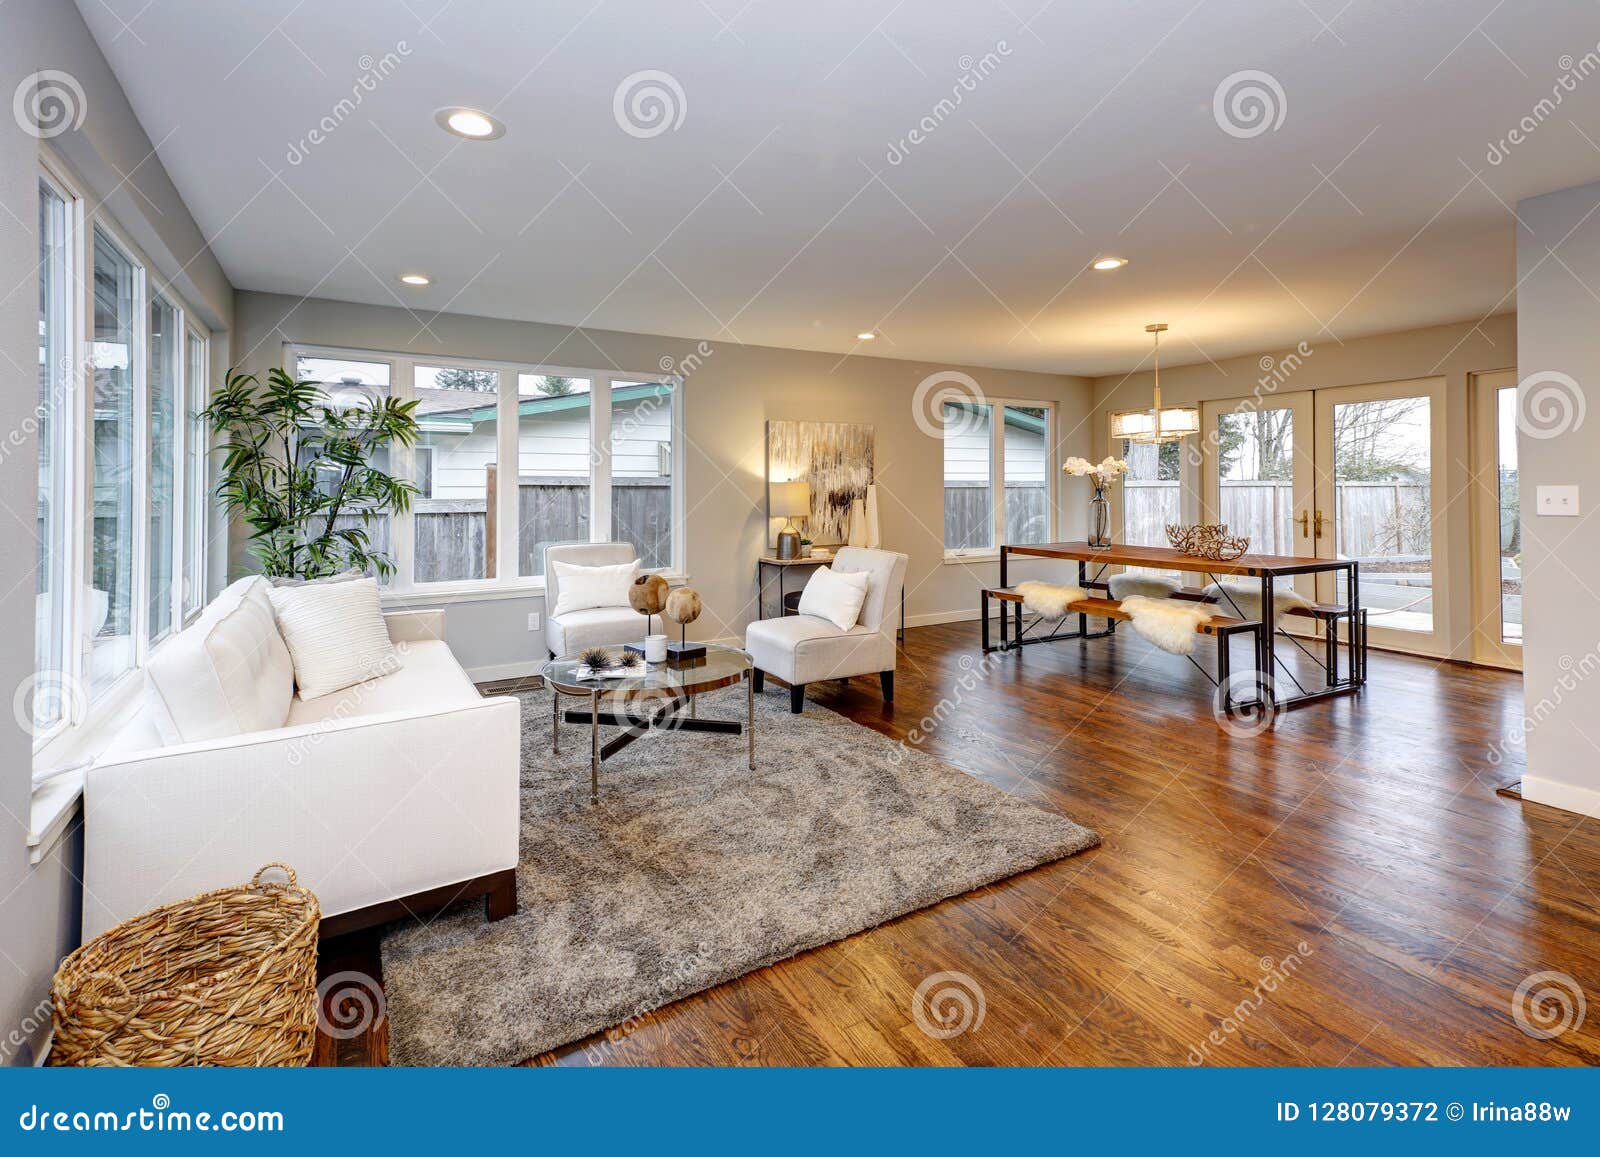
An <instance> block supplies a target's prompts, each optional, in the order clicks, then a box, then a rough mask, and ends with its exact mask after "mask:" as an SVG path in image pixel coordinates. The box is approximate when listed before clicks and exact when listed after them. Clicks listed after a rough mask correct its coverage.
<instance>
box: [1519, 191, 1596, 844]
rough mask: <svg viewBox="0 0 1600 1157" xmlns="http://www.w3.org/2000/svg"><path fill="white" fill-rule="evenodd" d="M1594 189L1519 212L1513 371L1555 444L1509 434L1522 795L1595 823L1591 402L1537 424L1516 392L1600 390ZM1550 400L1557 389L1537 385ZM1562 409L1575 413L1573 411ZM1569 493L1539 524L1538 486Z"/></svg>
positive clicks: (1525, 205)
mask: <svg viewBox="0 0 1600 1157" xmlns="http://www.w3.org/2000/svg"><path fill="white" fill-rule="evenodd" d="M1597 210H1600V183H1597V184H1592V185H1582V186H1579V187H1578V188H1575V189H1564V190H1562V191H1561V192H1559V193H1550V194H1548V195H1547V196H1543V197H1534V198H1532V199H1530V200H1526V201H1521V202H1518V204H1517V218H1518V220H1519V221H1520V222H1521V226H1522V227H1521V228H1520V229H1518V230H1517V281H1518V288H1517V312H1518V316H1519V317H1520V319H1521V320H1520V324H1519V325H1518V327H1517V363H1518V371H1519V373H1520V374H1521V375H1522V383H1523V384H1522V387H1521V388H1520V389H1519V393H1521V394H1522V397H1521V399H1520V400H1521V402H1522V406H1523V411H1524V413H1525V414H1527V415H1529V416H1530V418H1534V419H1538V420H1537V421H1532V422H1530V425H1534V426H1535V427H1536V428H1538V429H1539V430H1541V431H1550V430H1557V429H1559V430H1560V431H1562V432H1560V433H1558V434H1556V435H1555V436H1553V437H1542V438H1532V437H1529V436H1528V435H1527V433H1526V431H1524V432H1523V433H1520V434H1519V435H1518V438H1517V456H1518V464H1519V466H1520V468H1521V473H1522V544H1523V553H1522V576H1523V579H1522V581H1523V599H1522V608H1523V612H1522V613H1523V616H1524V619H1523V623H1524V631H1525V634H1526V642H1525V644H1524V646H1523V690H1524V704H1525V706H1524V714H1525V718H1526V723H1525V724H1524V725H1523V729H1524V730H1525V731H1526V742H1527V756H1528V764H1527V775H1526V777H1525V778H1524V779H1523V794H1524V796H1525V797H1526V798H1528V799H1531V800H1534V801H1536V802H1539V803H1548V804H1554V805H1555V806H1557V807H1564V808H1567V809H1569V810H1571V811H1577V812H1583V813H1584V814H1586V815H1591V816H1600V749H1597V745H1600V595H1597V594H1596V591H1597V590H1600V530H1597V524H1596V521H1595V518H1594V515H1595V513H1596V510H1597V509H1600V453H1597V451H1600V398H1588V406H1587V409H1588V413H1587V415H1586V416H1585V417H1584V419H1583V420H1581V421H1568V420H1564V419H1562V418H1561V417H1560V415H1561V414H1562V412H1563V411H1562V410H1561V409H1559V408H1558V409H1554V410H1551V411H1550V412H1549V413H1550V415H1551V416H1552V417H1553V418H1554V421H1550V420H1545V419H1541V418H1539V415H1540V411H1539V410H1536V409H1530V407H1529V405H1528V402H1529V399H1528V397H1527V393H1526V391H1527V390H1528V389H1529V388H1530V387H1535V386H1536V385H1537V384H1538V383H1539V382H1540V380H1541V378H1543V376H1544V375H1547V374H1552V373H1559V374H1566V375H1568V376H1569V377H1570V378H1571V379H1573V380H1575V381H1576V382H1577V383H1578V389H1579V390H1580V391H1581V392H1582V395H1583V396H1586V395H1588V394H1592V393H1593V392H1594V384H1595V383H1596V382H1600V344H1597V342H1596V339H1595V334H1596V333H1597V332H1600V301H1596V299H1595V296H1594V289H1593V287H1594V286H1597V285H1600V212H1597ZM1544 382H1545V384H1549V385H1552V386H1553V388H1554V390H1555V391H1556V392H1555V394H1553V395H1552V398H1559V397H1560V396H1561V395H1562V394H1565V396H1566V397H1567V398H1568V399H1571V398H1572V397H1573V395H1572V392H1571V391H1570V390H1569V389H1567V387H1566V386H1565V385H1563V384H1561V383H1559V382H1557V381H1552V380H1551V379H1544ZM1565 412H1567V413H1571V414H1573V415H1574V416H1575V415H1576V414H1577V413H1578V411H1576V409H1573V408H1570V407H1569V408H1568V409H1567V410H1566V411H1565ZM1541 484H1543V485H1561V484H1569V485H1579V486H1581V487H1582V488H1583V489H1582V493H1581V495H1580V500H1579V502H1580V508H1581V510H1582V515H1581V516H1580V517H1578V518H1558V517H1541V516H1540V515H1539V514H1538V513H1537V510H1536V508H1535V502H1536V496H1537V488H1538V487H1539V486H1540V485H1541Z"/></svg>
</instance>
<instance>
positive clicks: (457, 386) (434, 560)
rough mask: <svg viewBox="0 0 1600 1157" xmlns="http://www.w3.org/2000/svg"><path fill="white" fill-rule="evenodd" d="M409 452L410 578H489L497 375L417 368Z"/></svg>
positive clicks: (452, 368) (496, 539) (496, 448)
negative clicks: (412, 488)
mask: <svg viewBox="0 0 1600 1157" xmlns="http://www.w3.org/2000/svg"><path fill="white" fill-rule="evenodd" d="M412 380H413V388H414V390H415V392H416V399H417V413H416V416H417V425H418V426H419V427H420V431H419V433H418V435H417V445H416V447H415V448H414V450H413V452H412V453H413V469H412V481H413V482H415V483H416V486H417V489H418V490H419V491H420V493H419V494H418V496H417V498H416V499H415V503H414V505H415V511H414V523H413V531H412V537H413V550H414V551H415V558H416V581H417V582H419V583H432V582H451V581H460V580H462V579H483V578H493V577H494V575H495V558H494V555H495V552H496V550H497V549H498V542H499V537H498V535H497V534H496V533H495V522H496V520H495V517H494V516H495V511H494V510H493V509H492V507H493V505H494V495H495V493H496V483H495V479H496V474H497V467H498V465H499V460H500V451H499V434H498V431H499V428H500V423H499V405H500V375H499V373H498V372H497V371H495V370H478V369H469V368H466V367H461V366H417V367H416V370H415V376H414V378H413V379H412Z"/></svg>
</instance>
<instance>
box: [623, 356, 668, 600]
mask: <svg viewBox="0 0 1600 1157" xmlns="http://www.w3.org/2000/svg"><path fill="white" fill-rule="evenodd" d="M611 537H612V538H614V539H616V540H617V541H619V542H631V543H633V548H634V549H635V550H636V551H638V552H639V559H640V562H641V564H642V565H643V566H644V568H645V569H646V570H654V569H660V568H663V567H669V566H671V565H672V383H671V382H622V381H614V382H612V383H611Z"/></svg>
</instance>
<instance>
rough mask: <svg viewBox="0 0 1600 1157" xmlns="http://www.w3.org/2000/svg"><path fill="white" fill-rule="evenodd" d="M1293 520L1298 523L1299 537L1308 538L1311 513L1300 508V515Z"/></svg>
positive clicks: (1309, 535)
mask: <svg viewBox="0 0 1600 1157" xmlns="http://www.w3.org/2000/svg"><path fill="white" fill-rule="evenodd" d="M1295 521H1296V522H1298V523H1299V524H1300V537H1301V538H1310V537H1311V514H1310V512H1309V511H1305V510H1302V511H1301V512H1300V517H1299V518H1297V519H1295Z"/></svg>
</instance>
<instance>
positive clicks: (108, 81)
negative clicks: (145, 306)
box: [0, 0, 233, 1064]
mask: <svg viewBox="0 0 1600 1157" xmlns="http://www.w3.org/2000/svg"><path fill="white" fill-rule="evenodd" d="M45 69H59V70H62V71H64V72H67V73H70V74H71V75H72V76H73V78H74V79H76V80H77V82H78V83H79V85H80V86H81V87H82V89H83V93H84V109H85V117H84V122H83V125H82V127H81V128H80V129H78V130H76V131H73V132H68V133H66V134H64V135H62V136H59V137H56V138H55V139H54V140H53V141H52V142H51V144H52V145H53V146H55V147H56V149H57V150H58V152H59V153H60V154H61V155H62V156H63V157H64V158H65V159H66V160H67V162H68V164H69V165H70V166H71V167H72V169H73V170H74V173H75V175H76V177H77V178H78V179H79V180H80V181H81V182H82V184H83V185H84V187H85V188H84V191H85V194H86V195H87V196H88V197H89V199H90V200H91V202H94V201H95V200H96V198H97V197H101V196H103V197H105V198H106V200H105V206H106V209H107V210H108V212H110V213H111V215H112V216H114V217H116V218H117V220H118V222H119V223H120V224H121V225H122V226H123V227H124V229H125V230H126V232H128V233H129V234H131V235H132V237H133V239H134V240H135V241H136V242H137V243H138V244H139V246H140V247H141V248H142V249H144V251H145V252H146V254H147V255H148V256H149V257H150V259H151V262H152V272H153V273H156V274H162V273H165V274H168V275H171V276H173V277H175V278H176V281H175V282H174V283H175V284H176V285H177V286H178V288H179V290H180V292H181V293H182V295H183V296H184V297H185V298H186V299H187V300H188V301H189V302H190V303H191V304H192V305H193V306H195V307H196V308H197V309H199V310H200V311H201V312H202V313H203V314H204V315H205V320H206V321H207V322H209V323H210V324H211V325H212V326H213V327H216V328H218V329H225V328H226V327H227V325H228V324H229V322H230V320H231V316H230V315H231V313H232V309H233V291H232V288H231V287H230V286H229V285H228V282H227V279H226V278H225V277H224V276H223V273H222V269H221V267H220V266H219V265H218V264H217V263H216V261H215V260H214V259H213V258H212V256H211V254H210V253H209V252H208V251H206V250H205V249H204V244H205V243H204V239H203V238H202V237H201V235H200V230H199V229H198V228H197V227H196V225H195V223H194V221H193V220H192V219H191V218H190V216H189V213H188V210H187V209H185V207H184V205H183V202H182V200H181V199H179V197H178V195H177V192H176V190H175V189H174V188H173V185H172V182H171V180H169V179H168V176H167V173H166V171H165V170H164V169H163V168H162V166H161V162H160V160H159V159H157V158H156V156H155V155H154V151H153V149H152V148H151V144H150V140H149V138H148V137H147V136H146V134H145V132H144V130H143V129H142V128H141V127H140V125H139V122H138V120H137V119H136V118H135V116H134V114H133V109H132V108H131V107H130V106H129V104H128V102H127V99H126V97H125V96H124V95H123V92H122V89H121V87H120V86H119V85H118V84H117V80H116V77H115V76H114V75H113V74H112V72H111V69H110V67H109V66H108V65H107V64H106V62H105V58H104V57H102V56H101V55H100V50H99V48H98V47H97V46H96V44H95V43H94V40H93V39H92V38H91V37H90V35H89V31H88V29H87V28H86V27H84V24H83V19H82V18H81V17H80V16H79V15H78V10H77V8H76V7H74V6H73V5H72V4H70V3H66V2H64V0H10V3H7V4H6V5H5V9H4V15H3V16H0V92H3V93H4V94H5V95H6V96H7V97H8V98H9V96H10V95H11V94H12V93H13V92H15V91H16V90H17V87H18V85H19V84H20V83H21V82H22V81H23V79H24V78H25V77H26V76H28V75H29V74H31V73H33V72H36V71H42V70H45ZM9 113H10V110H9V109H8V110H7V114H6V115H4V116H0V205H3V206H4V208H5V212H4V213H0V218H3V219H4V226H3V227H0V269H4V270H6V271H8V276H7V278H6V282H7V286H8V288H9V287H10V286H11V285H12V283H13V282H15V281H16V279H17V278H18V277H23V280H22V282H21V283H20V284H17V285H16V286H15V289H14V290H11V291H10V292H8V293H6V295H5V296H4V298H3V299H0V376H3V380H4V388H3V389H0V435H3V436H4V437H5V438H6V439H7V451H8V452H7V453H6V454H5V455H4V456H3V457H0V507H4V508H5V509H6V510H9V511H11V512H13V514H14V515H15V516H16V517H17V518H18V520H19V521H21V520H22V519H23V516H24V515H25V514H26V512H28V511H31V510H33V509H34V508H35V506H36V505H37V503H38V451H37V445H36V441H35V431H36V425H37V424H36V421H35V415H34V408H35V407H36V406H37V404H38V399H39V385H38V380H37V378H36V377H35V376H34V374H35V371H34V370H33V368H32V367H34V366H37V364H38V310H39V290H38V283H37V280H36V274H35V270H36V268H37V263H38V258H39V251H38V244H39V240H38V237H37V235H36V234H35V232H34V227H33V223H34V222H35V221H36V220H37V219H38V212H39V208H38V205H39V202H38V156H39V145H38V142H37V141H36V140H35V139H34V138H33V137H32V136H30V135H28V134H27V133H25V132H24V131H23V130H22V128H21V127H20V125H19V123H18V122H17V120H16V118H14V117H13V116H11V115H9ZM124 174H126V175H124ZM12 219H14V220H15V221H16V222H22V223H24V225H25V227H23V228H16V227H15V226H14V224H13V220H12ZM185 265H187V267H188V268H187V270H186V271H185V272H184V273H182V274H180V273H179V269H180V267H183V266H185ZM24 275H26V276H24ZM227 344H228V343H227V336H226V334H225V333H224V334H222V335H221V339H220V340H219V341H218V342H217V343H215V347H214V351H213V352H216V349H218V348H220V349H221V350H222V351H224V352H225V351H226V349H227ZM13 438H18V439H20V441H17V442H12V441H11V439H13ZM27 517H29V518H31V515H28V516H27ZM218 569H219V571H220V569H221V568H220V563H219V567H218ZM36 589H37V579H36V577H35V575H34V551H33V549H32V545H31V542H30V543H29V544H28V545H27V546H26V548H24V546H23V544H21V543H19V542H18V541H17V535H16V533H15V530H14V529H13V534H12V543H11V549H9V550H7V551H4V552H3V553H0V637H3V638H5V639H7V640H8V641H9V642H8V645H7V646H5V647H3V648H0V688H3V691H4V694H5V696H6V697H7V699H8V700H9V698H10V696H11V694H12V692H13V691H14V690H15V689H16V688H18V687H19V686H21V685H22V684H23V682H24V681H25V680H26V679H28V678H29V676H30V675H31V674H32V673H33V648H32V644H31V640H32V639H33V630H34V591H35V590H36ZM4 720H5V722H4V726H3V728H0V769H3V772H0V833H3V834H0V949H3V958H4V962H3V963H0V1064H27V1063H29V1062H30V1061H31V1060H32V1059H33V1057H34V1050H35V1049H36V1048H37V1047H38V1045H39V1044H40V1042H41V1041H42V1040H43V1038H44V1035H45V1033H44V1028H46V1027H48V1024H49V1016H48V1011H46V1013H45V1016H44V1021H43V1026H42V1027H41V1025H40V1022H39V1020H38V1017H37V1012H38V1009H39V1007H40V1002H41V1001H45V1000H46V999H47V997H48V993H49V986H50V978H51V976H52V975H53V974H54V972H55V969H56V965H57V963H58V962H59V961H60V958H61V956H62V955H63V954H64V953H65V952H66V951H67V950H68V949H70V948H72V947H73V946H74V945H75V944H76V943H77V939H78V929H79V927H80V921H79V912H80V910H81V906H82V900H81V896H80V890H79V887H78V883H77V881H78V879H79V878H81V876H82V874H83V864H82V857H83V845H82V840H81V839H80V838H79V837H78V835H77V834H76V832H75V829H74V834H72V835H70V836H69V837H68V838H66V839H63V840H62V841H61V842H59V843H58V844H56V845H55V847H54V848H53V849H52V850H51V852H50V853H49V854H48V855H47V856H46V857H45V858H44V859H43V861H42V862H41V863H39V864H38V865H30V864H29V862H28V859H29V857H28V849H27V847H26V845H25V837H26V835H27V832H26V831H25V830H24V821H25V820H26V819H27V817H28V815H29V797H30V794H31V786H30V783H29V776H28V769H29V767H30V766H31V764H32V739H31V737H30V736H29V735H27V734H25V733H24V732H23V730H22V729H21V728H20V727H19V726H17V725H16V724H15V723H14V722H13V721H12V716H11V713H9V712H8V713H6V714H5V716H4Z"/></svg>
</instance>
